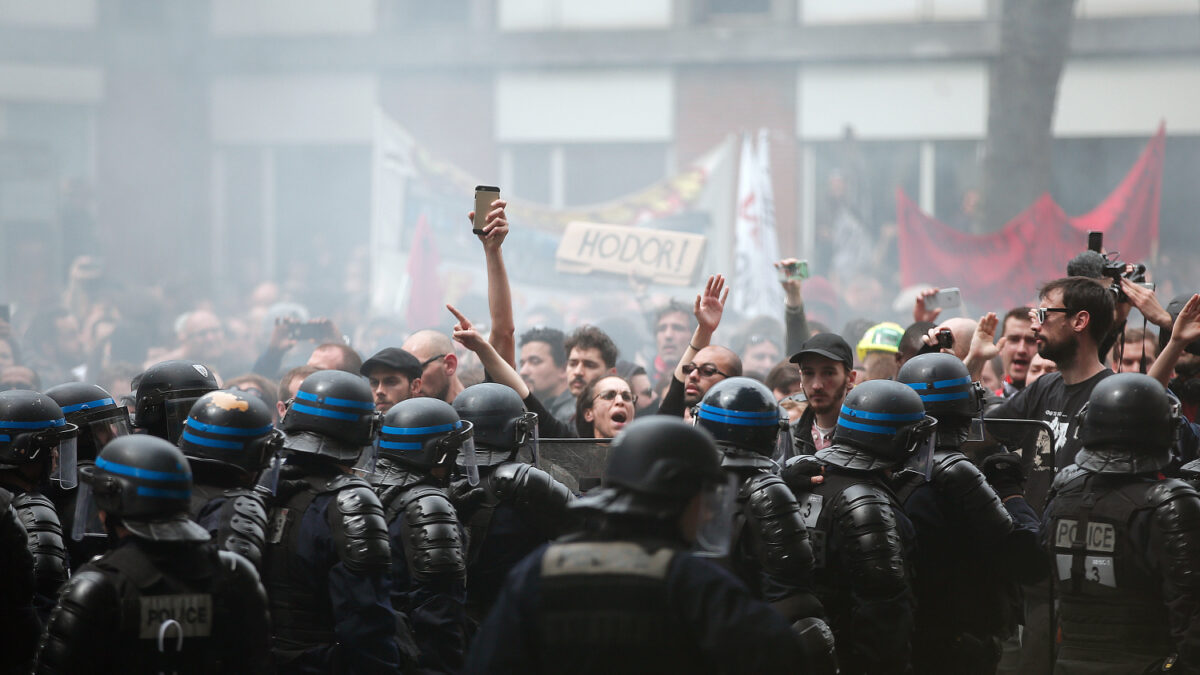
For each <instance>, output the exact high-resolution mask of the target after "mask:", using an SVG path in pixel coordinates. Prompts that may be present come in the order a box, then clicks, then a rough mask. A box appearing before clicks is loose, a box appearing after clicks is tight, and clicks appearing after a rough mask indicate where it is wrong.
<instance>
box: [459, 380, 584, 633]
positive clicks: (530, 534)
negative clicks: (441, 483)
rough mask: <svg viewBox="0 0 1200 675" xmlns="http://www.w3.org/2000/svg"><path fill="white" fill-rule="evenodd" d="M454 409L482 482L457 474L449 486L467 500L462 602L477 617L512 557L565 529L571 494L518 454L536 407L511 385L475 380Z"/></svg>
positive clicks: (531, 435)
mask: <svg viewBox="0 0 1200 675" xmlns="http://www.w3.org/2000/svg"><path fill="white" fill-rule="evenodd" d="M454 410H455V411H457V412H458V415H459V417H460V418H462V419H463V420H464V421H468V422H470V423H471V424H472V425H474V442H475V450H476V457H477V458H478V464H479V478H480V483H479V486H478V487H474V486H471V485H469V484H468V482H467V481H466V480H460V481H458V482H456V483H455V486H454V492H455V494H456V495H457V496H458V498H459V499H460V503H461V504H466V505H465V506H463V507H461V508H460V510H459V517H460V518H462V519H463V523H464V524H465V525H466V526H467V529H468V532H469V535H470V537H469V540H470V541H469V549H468V552H467V609H468V612H469V613H470V614H471V615H472V616H473V617H474V618H476V619H481V618H483V616H484V615H486V614H487V610H488V609H489V608H490V607H491V605H492V601H493V600H494V599H495V597H496V593H498V592H499V590H500V586H501V584H503V582H504V578H505V576H506V575H507V574H508V572H509V570H511V569H512V567H513V565H515V564H516V563H517V562H518V561H519V560H521V559H522V558H524V557H525V556H526V555H528V554H529V553H530V552H531V551H533V550H534V549H535V548H537V547H538V546H540V545H542V544H544V543H546V542H547V541H549V540H551V539H553V538H555V537H557V536H559V535H560V534H562V533H563V532H565V531H566V530H567V529H568V527H569V524H570V522H571V518H570V516H569V515H568V512H567V504H568V503H569V502H570V501H571V499H572V498H573V495H572V494H571V491H570V489H568V488H567V487H566V486H565V485H563V484H562V483H560V482H558V481H557V480H555V479H554V478H553V477H552V476H550V474H548V473H546V472H545V471H542V470H541V469H539V468H537V467H535V466H532V465H530V464H526V463H524V462H521V461H519V460H518V459H517V452H518V451H519V450H520V449H521V448H522V447H525V446H527V445H531V446H532V447H533V449H534V452H536V438H535V434H536V429H537V415H536V414H534V413H531V412H528V411H526V410H525V404H524V403H523V402H522V401H521V397H520V396H519V395H518V394H517V392H515V391H513V390H512V389H511V388H509V387H506V386H504V385H502V384H495V383H491V382H485V383H483V384H477V385H474V386H471V387H467V388H466V389H464V390H463V392H462V393H460V394H459V395H458V396H457V397H455V399H454ZM464 496H466V499H463V497H464Z"/></svg>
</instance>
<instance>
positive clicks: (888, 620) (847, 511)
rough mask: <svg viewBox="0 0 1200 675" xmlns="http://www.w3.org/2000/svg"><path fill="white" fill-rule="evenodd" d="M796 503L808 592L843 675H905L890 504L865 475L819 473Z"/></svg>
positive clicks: (906, 626)
mask: <svg viewBox="0 0 1200 675" xmlns="http://www.w3.org/2000/svg"><path fill="white" fill-rule="evenodd" d="M826 468H827V471H826V474H825V481H824V482H823V483H821V484H819V485H814V486H812V491H811V492H810V493H808V494H804V495H802V498H801V499H800V503H801V507H800V515H801V516H802V517H803V518H804V522H805V524H806V525H807V526H808V528H809V539H810V541H811V542H812V549H813V559H814V574H813V578H814V590H815V592H816V595H817V597H818V599H820V601H821V604H822V605H823V606H824V608H825V613H826V616H827V617H828V618H827V622H828V624H829V627H830V629H832V630H833V633H834V636H835V637H836V641H837V651H838V660H839V661H840V663H841V665H842V668H843V672H844V673H860V672H870V673H890V672H898V673H902V672H905V671H906V670H907V666H908V658H909V636H910V635H911V632H912V602H911V597H910V590H909V585H908V574H907V571H906V567H905V560H904V543H903V541H902V538H901V534H900V531H899V523H898V522H897V519H896V515H895V511H898V510H899V508H900V507H899V505H898V504H897V502H896V498H895V496H894V495H892V494H891V491H890V490H889V489H888V488H887V487H886V486H884V485H883V484H882V483H881V482H879V481H880V480H881V479H880V478H879V477H878V476H876V475H875V474H872V473H859V472H843V471H838V470H836V468H835V467H832V466H827V467H826Z"/></svg>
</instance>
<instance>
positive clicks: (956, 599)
mask: <svg viewBox="0 0 1200 675" xmlns="http://www.w3.org/2000/svg"><path fill="white" fill-rule="evenodd" d="M897 380H898V381H900V382H902V383H904V384H906V385H908V386H909V387H911V388H912V389H913V390H914V391H915V392H916V393H917V394H918V395H919V396H920V397H921V401H922V402H923V403H924V404H925V412H926V413H927V414H929V415H931V416H933V417H934V418H935V419H937V422H938V424H937V431H936V441H935V442H936V446H935V448H934V451H933V455H932V457H925V456H923V455H924V453H922V454H920V455H918V456H915V457H913V458H911V459H910V460H909V462H908V465H907V467H906V468H905V470H903V471H901V472H899V473H898V474H896V476H895V478H894V479H893V486H894V488H895V491H896V495H897V496H898V497H899V499H900V502H901V504H903V506H904V510H905V513H906V514H907V515H908V517H909V518H910V519H911V520H912V523H913V526H914V527H915V529H916V533H917V547H916V552H915V555H914V556H913V561H912V562H913V565H914V567H915V570H916V574H915V582H914V589H915V591H916V594H917V613H916V630H915V632H914V635H913V668H914V670H915V671H916V672H920V673H948V674H952V675H960V674H966V673H993V672H995V670H996V666H997V664H998V663H999V660H1000V650H1001V643H1002V642H1003V640H1004V639H1006V638H1007V637H1008V636H1009V635H1010V634H1012V633H1013V632H1015V630H1016V625H1017V624H1018V623H1020V612H1019V607H1020V602H1021V595H1020V589H1019V585H1018V584H1019V583H1026V584H1030V583H1035V582H1037V581H1038V580H1040V579H1042V578H1044V577H1045V575H1046V573H1047V572H1048V570H1049V567H1048V564H1047V558H1046V554H1045V552H1044V551H1043V550H1042V549H1041V547H1040V544H1039V542H1038V533H1039V530H1040V526H1039V522H1038V519H1037V515H1036V514H1035V513H1034V512H1033V509H1032V508H1030V506H1029V505H1028V504H1027V503H1026V502H1025V499H1024V497H1023V496H1022V495H1021V493H1020V488H1019V461H1020V460H1019V458H1017V457H1016V456H1015V455H1014V456H1011V457H1005V456H1007V455H1010V454H1011V453H1007V452H1006V453H1004V455H1000V456H997V457H996V458H995V460H996V461H994V462H993V461H992V459H991V458H989V460H988V461H989V462H990V463H989V464H988V466H989V467H992V466H995V467H997V468H996V469H995V470H992V469H989V473H991V474H992V475H993V476H996V477H997V478H993V480H995V481H996V483H998V484H999V486H1000V489H1002V490H1003V491H1004V495H1003V500H1004V501H1003V502H1002V501H1001V497H1000V496H999V495H998V494H997V492H996V490H995V489H993V488H992V486H991V485H989V483H988V481H987V480H986V479H985V477H984V474H983V473H981V472H980V470H979V469H978V468H976V467H975V465H974V464H973V463H971V461H970V460H969V459H967V457H966V456H965V455H964V454H963V453H962V452H960V451H959V448H960V447H961V445H962V443H963V442H965V441H966V440H967V439H968V436H969V435H970V428H971V423H972V419H974V418H977V417H979V414H980V408H981V405H982V398H983V389H982V387H980V386H979V385H978V384H976V383H974V382H972V381H971V377H970V374H969V373H968V372H967V368H966V366H964V365H963V363H962V361H960V360H959V359H958V358H956V357H955V356H954V355H952V354H922V355H919V356H916V357H913V358H912V359H910V360H909V361H908V362H906V363H905V364H904V366H903V367H902V368H901V369H900V373H899V374H898V376H897ZM1005 459H1011V461H1008V462H1006V463H1005V464H1006V465H1007V466H1009V467H1010V468H1011V469H1012V470H1015V471H1016V472H1017V477H1016V478H1014V479H1012V480H1009V481H1003V480H1001V479H1000V478H1002V477H1004V476H1006V472H1005V471H1002V470H1000V469H999V466H1000V462H1001V460H1005ZM964 570H970V573H969V574H964V573H963V572H964Z"/></svg>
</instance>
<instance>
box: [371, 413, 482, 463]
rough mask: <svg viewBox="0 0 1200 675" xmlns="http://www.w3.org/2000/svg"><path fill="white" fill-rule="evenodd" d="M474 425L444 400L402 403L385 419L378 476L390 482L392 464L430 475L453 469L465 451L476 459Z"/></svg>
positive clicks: (381, 436) (381, 435)
mask: <svg viewBox="0 0 1200 675" xmlns="http://www.w3.org/2000/svg"><path fill="white" fill-rule="evenodd" d="M470 441H471V423H470V422H464V421H463V420H461V419H460V418H459V416H458V413H457V412H455V410H454V407H453V406H451V405H450V404H449V403H446V402H445V401H443V400H441V399H436V398H429V397H419V398H410V399H408V400H406V401H401V402H399V403H397V404H396V405H394V406H392V407H391V409H390V410H388V411H387V413H386V414H385V415H384V416H383V425H382V426H381V427H380V428H379V438H378V440H377V441H376V444H377V445H378V448H379V464H378V465H376V468H375V473H376V474H377V475H378V476H380V478H381V482H384V483H386V482H387V479H386V478H387V476H386V474H387V473H388V472H387V469H388V466H387V465H388V464H391V463H395V464H397V465H399V466H400V467H401V468H403V469H406V470H408V471H413V472H416V473H421V474H426V475H428V474H429V473H430V471H431V470H432V469H434V468H436V467H444V468H445V469H446V475H445V478H449V475H450V469H452V468H453V465H454V462H455V460H456V459H457V458H458V455H459V452H460V451H461V452H462V453H463V454H464V455H466V454H469V455H470V456H471V459H472V460H473V459H474V456H475V455H474V447H473V445H471V443H470Z"/></svg>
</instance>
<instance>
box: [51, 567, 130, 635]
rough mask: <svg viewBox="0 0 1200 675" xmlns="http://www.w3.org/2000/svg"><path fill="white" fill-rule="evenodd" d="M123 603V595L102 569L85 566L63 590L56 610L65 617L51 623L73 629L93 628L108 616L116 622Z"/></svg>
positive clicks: (53, 619) (52, 618)
mask: <svg viewBox="0 0 1200 675" xmlns="http://www.w3.org/2000/svg"><path fill="white" fill-rule="evenodd" d="M120 603H121V593H120V590H119V589H118V588H117V586H116V584H114V583H113V580H112V579H111V578H109V576H108V575H106V574H105V573H104V572H101V571H100V570H97V569H92V568H89V567H84V568H83V569H81V570H80V571H79V572H77V573H76V574H75V576H73V577H71V580H70V581H69V582H67V585H66V586H65V587H63V591H62V595H61V597H60V598H59V601H58V606H57V607H56V608H55V615H58V614H63V615H66V616H65V617H64V616H60V617H58V620H57V621H56V619H55V618H54V617H51V619H50V623H51V624H55V623H57V624H59V625H60V627H63V628H70V629H73V630H78V629H81V628H86V629H94V628H95V627H96V625H97V624H100V623H103V622H104V621H105V617H108V616H110V615H111V616H112V617H113V618H114V619H115V618H116V616H117V615H118V614H119V610H120ZM81 619H82V621H81ZM88 624H90V626H89V625H88ZM66 637H70V636H66Z"/></svg>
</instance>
